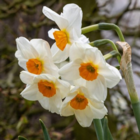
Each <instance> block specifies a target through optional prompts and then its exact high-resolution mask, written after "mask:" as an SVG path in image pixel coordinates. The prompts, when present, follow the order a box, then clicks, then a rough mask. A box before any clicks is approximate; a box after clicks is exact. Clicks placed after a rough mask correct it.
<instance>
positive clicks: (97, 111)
mask: <svg viewBox="0 0 140 140" xmlns="http://www.w3.org/2000/svg"><path fill="white" fill-rule="evenodd" d="M94 104H96V102H94ZM89 106H90V109H91V111H92V114H93V119H102V118H103V117H104V116H105V115H107V109H106V107H105V106H104V105H100V108H97V107H96V106H97V105H96V106H95V105H92V104H91V103H89ZM98 106H99V105H98Z"/></svg>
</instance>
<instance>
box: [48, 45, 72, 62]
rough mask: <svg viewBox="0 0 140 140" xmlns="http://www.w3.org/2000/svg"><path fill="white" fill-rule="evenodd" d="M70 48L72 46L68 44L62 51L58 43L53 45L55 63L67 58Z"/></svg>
mask: <svg viewBox="0 0 140 140" xmlns="http://www.w3.org/2000/svg"><path fill="white" fill-rule="evenodd" d="M69 49H70V46H69V45H68V44H67V45H66V47H65V49H64V50H63V51H61V50H60V49H59V48H58V47H57V46H56V43H54V44H53V45H52V47H51V52H52V56H53V61H54V63H60V62H62V61H64V60H66V59H67V58H68V56H69Z"/></svg>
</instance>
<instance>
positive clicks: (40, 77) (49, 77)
mask: <svg viewBox="0 0 140 140" xmlns="http://www.w3.org/2000/svg"><path fill="white" fill-rule="evenodd" d="M40 80H47V81H49V82H53V83H55V82H56V78H55V77H54V76H53V75H50V74H40V75H37V76H36V77H35V78H34V83H38V82H39V81H40Z"/></svg>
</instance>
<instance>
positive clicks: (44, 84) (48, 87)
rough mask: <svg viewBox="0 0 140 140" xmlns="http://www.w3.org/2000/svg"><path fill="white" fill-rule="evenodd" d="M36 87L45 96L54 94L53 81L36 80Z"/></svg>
mask: <svg viewBox="0 0 140 140" xmlns="http://www.w3.org/2000/svg"><path fill="white" fill-rule="evenodd" d="M38 89H39V91H40V92H41V93H42V94H43V96H45V97H48V98H50V97H52V96H54V95H55V94H56V89H55V86H54V84H53V83H50V82H48V81H42V80H41V81H40V82H38Z"/></svg>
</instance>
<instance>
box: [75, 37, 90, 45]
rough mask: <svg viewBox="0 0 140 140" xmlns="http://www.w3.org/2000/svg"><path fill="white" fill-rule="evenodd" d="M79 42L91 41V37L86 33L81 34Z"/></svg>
mask: <svg viewBox="0 0 140 140" xmlns="http://www.w3.org/2000/svg"><path fill="white" fill-rule="evenodd" d="M77 42H80V43H89V38H87V37H86V36H85V35H81V36H80V38H79V39H78V41H77Z"/></svg>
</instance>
